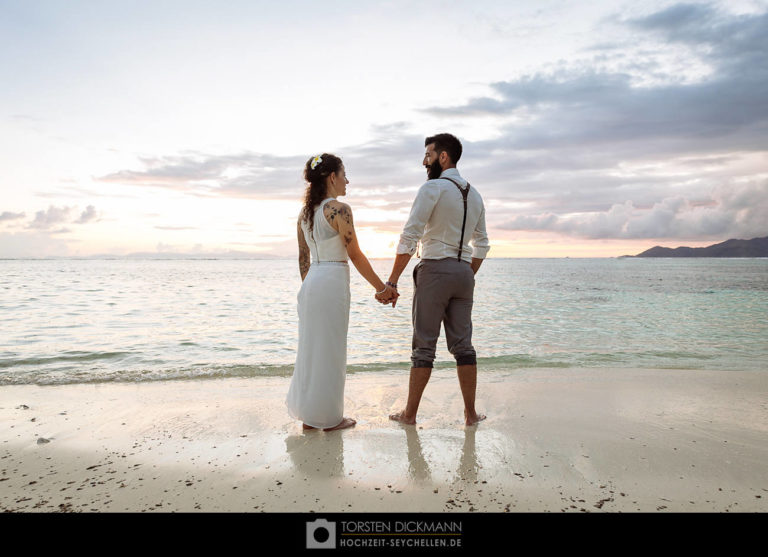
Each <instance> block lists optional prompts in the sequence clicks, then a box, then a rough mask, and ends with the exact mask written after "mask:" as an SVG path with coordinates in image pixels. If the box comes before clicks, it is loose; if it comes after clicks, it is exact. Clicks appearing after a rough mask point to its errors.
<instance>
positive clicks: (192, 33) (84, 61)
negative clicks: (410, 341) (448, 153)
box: [0, 0, 768, 257]
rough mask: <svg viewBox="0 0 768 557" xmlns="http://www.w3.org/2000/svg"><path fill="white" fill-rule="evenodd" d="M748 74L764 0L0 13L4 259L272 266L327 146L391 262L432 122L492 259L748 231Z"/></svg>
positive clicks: (760, 196) (288, 250)
mask: <svg viewBox="0 0 768 557" xmlns="http://www.w3.org/2000/svg"><path fill="white" fill-rule="evenodd" d="M766 60H768V1H766V0H743V1H738V0H737V1H733V0H729V1H728V2H716V1H715V2H689V3H679V2H669V1H644V2H632V1H626V2H625V1H592V2H588V3H587V2H565V1H537V2H511V1H509V0H504V1H483V0H477V1H474V2H459V1H457V2H451V1H445V0H442V1H440V2H433V1H431V0H420V1H418V2H406V1H383V2H376V3H373V2H359V1H326V2H316V1H312V2H302V1H290V0H289V1H287V2H257V1H254V0H250V1H247V2H246V1H239V0H229V1H227V2H225V3H221V2H213V1H194V0H183V1H174V0H163V1H131V2H129V1H127V0H125V1H109V0H104V1H98V2H97V1H80V0H70V1H66V2H64V1H61V0H56V1H44V0H35V1H28V0H0V257H43V256H62V255H73V256H87V255H98V254H115V255H121V254H128V253H135V252H179V253H226V252H230V251H237V252H246V253H252V254H270V255H279V256H291V257H292V256H294V254H295V253H296V252H297V250H296V246H295V243H296V240H295V236H296V216H297V214H298V212H299V209H300V204H301V197H302V194H303V190H304V185H303V183H302V178H301V170H302V167H303V164H304V162H305V161H306V160H307V159H308V158H309V157H310V156H312V155H315V154H317V153H319V152H323V151H328V152H333V153H336V154H338V155H339V156H341V157H342V158H343V159H344V161H345V165H346V168H347V173H348V176H349V179H350V186H349V188H348V196H347V198H346V199H345V201H347V202H348V203H349V204H350V205H351V206H352V208H353V211H354V214H355V220H356V223H357V227H358V235H359V237H360V241H361V245H362V247H363V249H364V251H365V252H366V253H368V255H370V256H372V257H387V256H391V255H392V254H393V246H394V244H395V243H396V240H397V237H398V234H399V232H400V230H401V228H402V225H403V223H404V221H405V219H406V217H407V215H408V211H409V209H410V204H411V201H412V199H413V196H414V194H415V191H416V190H417V189H418V187H419V186H420V185H421V184H422V183H423V181H424V179H425V173H424V169H423V168H422V167H421V160H422V155H423V139H424V137H425V136H426V135H431V134H433V133H436V132H440V131H450V132H452V133H454V134H456V135H457V136H459V137H460V138H461V139H462V141H463V143H464V155H463V157H462V160H461V162H460V163H459V170H460V171H461V172H462V175H464V176H465V177H466V178H468V179H469V181H470V182H471V183H472V185H473V186H474V187H475V188H476V189H477V190H478V191H479V192H480V193H481V194H482V195H483V198H484V200H485V203H486V218H487V222H488V228H489V235H490V239H491V244H492V249H491V252H490V254H489V255H490V256H492V257H531V256H549V257H560V256H565V255H569V256H601V257H602V256H617V255H622V254H626V253H637V252H639V251H642V250H644V249H646V248H648V247H651V246H653V245H656V244H661V245H667V246H673V247H674V246H677V245H691V246H699V245H708V244H711V243H715V242H719V241H723V240H726V239H728V238H734V237H738V238H752V237H756V236H765V235H768V63H767V62H766Z"/></svg>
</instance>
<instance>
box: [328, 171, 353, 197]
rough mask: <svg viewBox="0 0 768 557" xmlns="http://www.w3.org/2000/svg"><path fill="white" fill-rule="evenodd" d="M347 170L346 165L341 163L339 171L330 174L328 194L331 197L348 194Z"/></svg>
mask: <svg viewBox="0 0 768 557" xmlns="http://www.w3.org/2000/svg"><path fill="white" fill-rule="evenodd" d="M347 184H349V180H347V171H346V170H345V169H344V165H343V164H342V165H341V168H339V171H338V172H334V173H333V174H331V176H330V183H329V184H328V195H330V196H331V197H341V196H342V195H347Z"/></svg>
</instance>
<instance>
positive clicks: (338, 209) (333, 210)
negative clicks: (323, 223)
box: [323, 203, 352, 224]
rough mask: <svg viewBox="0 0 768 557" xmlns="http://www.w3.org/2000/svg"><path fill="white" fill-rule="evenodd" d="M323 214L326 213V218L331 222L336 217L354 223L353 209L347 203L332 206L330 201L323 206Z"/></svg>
mask: <svg viewBox="0 0 768 557" xmlns="http://www.w3.org/2000/svg"><path fill="white" fill-rule="evenodd" d="M323 214H325V218H327V219H328V221H329V222H330V223H331V224H333V222H334V220H335V219H336V217H338V218H340V219H343V220H344V222H346V223H347V224H352V211H350V210H349V208H348V207H347V206H346V205H341V204H339V205H338V206H337V205H334V206H331V204H330V203H328V204H327V205H325V207H323Z"/></svg>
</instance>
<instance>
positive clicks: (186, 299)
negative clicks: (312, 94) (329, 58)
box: [0, 258, 768, 385]
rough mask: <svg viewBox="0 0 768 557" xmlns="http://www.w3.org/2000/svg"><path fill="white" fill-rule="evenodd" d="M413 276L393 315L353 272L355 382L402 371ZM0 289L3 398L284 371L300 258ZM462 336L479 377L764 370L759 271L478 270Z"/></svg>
mask: <svg viewBox="0 0 768 557" xmlns="http://www.w3.org/2000/svg"><path fill="white" fill-rule="evenodd" d="M415 263H416V261H415V260H414V261H412V262H411V264H410V265H409V267H408V269H406V271H405V273H403V276H402V278H401V279H400V281H399V282H400V292H401V298H400V302H399V303H398V305H397V307H396V308H394V309H393V308H392V307H391V306H382V305H380V304H379V303H377V302H376V301H375V300H374V299H373V289H372V288H371V287H370V286H369V285H368V284H367V283H366V282H365V281H364V280H363V279H362V278H361V277H360V275H359V274H357V272H356V271H355V269H354V267H352V266H351V269H350V271H351V277H352V283H351V288H352V304H351V313H350V328H349V341H348V371H349V372H350V373H365V372H370V371H378V372H386V371H389V370H407V369H408V368H409V366H410V360H409V357H410V343H411V305H410V304H411V294H412V288H413V285H412V280H411V277H410V272H411V270H412V268H413V266H414V264H415ZM372 264H373V266H374V269H376V271H377V272H378V273H379V275H380V276H382V277H383V278H384V279H386V277H387V276H388V275H389V270H390V268H391V265H392V261H391V260H374V261H372ZM0 277H2V281H0V315H2V320H0V385H13V384H39V385H48V384H64V383H93V382H107V381H133V382H136V381H162V380H184V379H193V378H216V377H258V376H275V375H278V376H290V375H291V373H292V371H293V362H294V358H295V350H296V346H297V332H298V322H297V319H298V318H297V312H296V303H297V302H296V295H297V293H298V290H299V286H300V282H301V281H300V277H299V273H298V265H297V262H296V261H295V260H129V259H92V260H89V259H84V260H71V259H57V260H0ZM473 324H474V337H473V340H474V345H475V349H476V351H477V354H478V366H479V370H480V373H493V372H494V371H500V370H504V371H509V370H514V369H520V368H536V367H558V368H585V367H586V368H591V367H611V368H657V369H671V368H674V369H707V370H723V371H728V370H734V371H750V370H754V371H765V370H766V368H767V367H768V365H767V364H766V362H768V259H634V258H619V259H488V260H487V261H485V263H484V264H483V266H482V268H481V269H480V272H479V273H478V275H477V279H476V287H475V306H474V311H473ZM453 365H454V362H453V359H452V357H451V355H450V354H449V352H448V350H447V348H446V346H445V339H444V336H441V338H440V340H439V341H438V349H437V361H436V367H437V368H449V367H453Z"/></svg>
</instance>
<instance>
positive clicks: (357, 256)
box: [323, 200, 387, 292]
mask: <svg viewBox="0 0 768 557" xmlns="http://www.w3.org/2000/svg"><path fill="white" fill-rule="evenodd" d="M323 213H324V215H325V217H326V219H327V220H328V222H329V223H330V225H331V226H332V227H333V228H334V229H335V230H337V231H338V233H339V234H340V235H341V240H342V241H343V242H344V247H346V248H347V254H348V255H349V259H350V261H352V263H353V264H354V266H355V268H356V269H357V271H358V272H359V273H360V275H362V277H363V278H364V279H365V280H367V281H368V282H369V283H370V284H371V286H373V287H374V288H375V289H376V292H381V291H382V290H385V289H386V288H387V285H386V284H384V282H383V281H382V280H381V279H380V278H379V275H377V274H376V272H375V271H374V270H373V268H372V267H371V263H370V262H369V261H368V258H367V257H366V256H365V254H364V253H363V252H362V250H361V249H360V245H359V244H358V243H357V235H356V234H355V223H354V220H353V218H352V209H350V207H349V205H347V204H346V203H341V202H340V201H336V200H334V201H330V202H328V203H326V204H325V206H324V207H323Z"/></svg>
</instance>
